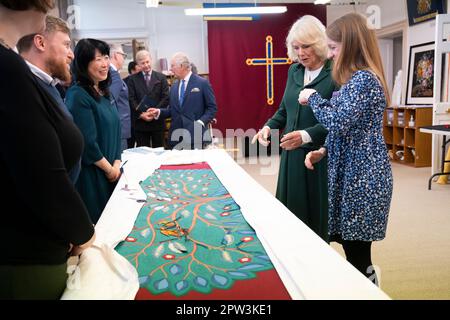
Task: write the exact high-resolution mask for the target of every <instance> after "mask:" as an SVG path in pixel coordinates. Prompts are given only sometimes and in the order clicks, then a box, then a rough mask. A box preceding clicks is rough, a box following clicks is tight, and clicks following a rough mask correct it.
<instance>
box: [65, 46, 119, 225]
mask: <svg viewBox="0 0 450 320" xmlns="http://www.w3.org/2000/svg"><path fill="white" fill-rule="evenodd" d="M109 51H110V50H109V46H108V45H107V44H106V43H105V42H103V41H100V40H95V39H82V40H80V41H79V42H78V44H77V46H76V47H75V52H74V54H75V58H74V60H73V64H72V73H73V76H74V78H75V80H76V83H75V85H74V86H73V87H71V88H70V89H69V90H68V91H67V96H66V104H67V107H68V108H69V110H70V112H71V113H72V115H73V119H74V121H75V123H76V124H77V126H78V128H79V129H80V130H81V132H82V133H83V136H84V143H85V145H84V151H83V155H82V161H81V173H80V177H79V179H78V182H77V184H76V187H77V189H78V192H79V193H80V195H81V197H82V198H83V200H84V203H85V204H86V206H87V208H88V210H89V214H90V216H91V219H92V221H93V222H94V223H97V221H98V219H99V218H100V215H101V214H102V211H103V209H104V208H105V206H106V203H107V202H108V200H109V198H110V196H111V194H112V192H113V190H114V187H115V182H116V181H117V180H118V179H119V177H120V155H121V146H120V141H121V129H120V119H119V113H118V111H117V107H116V104H115V102H114V99H112V98H111V96H110V93H109V86H110V83H111V77H110V70H109V64H110V61H109Z"/></svg>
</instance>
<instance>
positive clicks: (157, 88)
mask: <svg viewBox="0 0 450 320" xmlns="http://www.w3.org/2000/svg"><path fill="white" fill-rule="evenodd" d="M136 63H137V64H138V65H139V67H140V69H141V72H138V73H137V74H134V75H132V76H130V77H129V80H128V89H129V92H130V106H131V112H132V125H133V126H134V135H135V137H136V143H137V146H138V147H140V146H147V147H152V148H158V147H162V146H163V145H164V120H163V119H160V120H156V121H152V118H150V117H149V116H148V113H147V112H146V110H147V109H148V108H158V109H165V108H166V107H167V105H168V104H169V84H168V83H167V79H166V76H165V75H163V74H162V73H160V72H156V71H155V70H152V58H151V55H150V52H148V51H146V50H141V51H139V52H137V53H136ZM146 101H151V102H152V103H153V104H154V105H149V104H148V103H145V102H146ZM141 102H143V103H142V104H141ZM144 109H145V110H144Z"/></svg>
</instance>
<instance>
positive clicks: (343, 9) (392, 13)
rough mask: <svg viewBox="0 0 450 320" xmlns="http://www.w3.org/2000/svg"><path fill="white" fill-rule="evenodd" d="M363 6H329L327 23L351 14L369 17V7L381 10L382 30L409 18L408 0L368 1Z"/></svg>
mask: <svg viewBox="0 0 450 320" xmlns="http://www.w3.org/2000/svg"><path fill="white" fill-rule="evenodd" d="M364 2H365V4H363V5H330V6H327V23H328V24H330V23H331V22H333V21H334V20H336V19H337V18H339V17H341V16H343V15H344V14H347V13H350V12H358V13H361V14H364V15H366V16H369V15H370V13H367V9H368V7H369V6H373V5H375V6H378V7H379V8H380V20H381V21H380V24H381V28H383V27H385V26H388V25H391V24H394V23H396V22H399V21H402V20H405V19H407V18H408V14H407V11H406V0H367V1H364Z"/></svg>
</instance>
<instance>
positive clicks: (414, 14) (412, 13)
mask: <svg viewBox="0 0 450 320" xmlns="http://www.w3.org/2000/svg"><path fill="white" fill-rule="evenodd" d="M445 1H447V0H407V1H406V4H407V7H408V20H409V25H410V26H412V25H415V24H418V23H421V22H425V21H428V20H432V19H434V18H436V16H437V15H438V14H442V13H445Z"/></svg>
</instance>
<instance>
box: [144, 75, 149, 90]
mask: <svg viewBox="0 0 450 320" xmlns="http://www.w3.org/2000/svg"><path fill="white" fill-rule="evenodd" d="M145 85H146V86H147V88H148V87H150V74H149V73H146V74H145Z"/></svg>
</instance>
